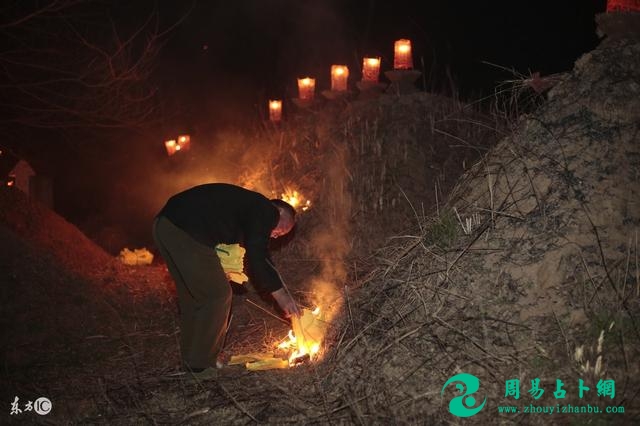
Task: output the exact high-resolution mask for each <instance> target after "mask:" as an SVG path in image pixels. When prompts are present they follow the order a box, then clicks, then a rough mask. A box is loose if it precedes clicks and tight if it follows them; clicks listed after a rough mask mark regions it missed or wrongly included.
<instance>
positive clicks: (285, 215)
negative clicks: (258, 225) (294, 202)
mask: <svg viewBox="0 0 640 426" xmlns="http://www.w3.org/2000/svg"><path fill="white" fill-rule="evenodd" d="M271 204H273V205H274V207H275V208H277V209H278V212H279V213H280V219H279V220H278V224H277V225H276V227H275V228H273V230H272V231H271V238H278V237H282V236H283V235H286V234H288V233H289V232H290V231H291V230H292V229H293V226H294V225H295V224H296V209H294V208H293V206H291V204H289V203H287V202H285V201H282V200H278V199H276V198H274V199H273V200H271Z"/></svg>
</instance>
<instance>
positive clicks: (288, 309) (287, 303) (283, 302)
mask: <svg viewBox="0 0 640 426" xmlns="http://www.w3.org/2000/svg"><path fill="white" fill-rule="evenodd" d="M271 295H272V296H273V298H274V299H276V302H278V305H280V308H282V310H283V311H284V314H285V316H286V317H287V318H291V315H296V316H298V315H300V311H299V310H298V305H296V302H295V301H294V300H293V299H292V298H291V296H290V295H289V293H287V291H286V290H285V289H284V288H281V289H279V290H276V291H274V292H272V293H271Z"/></svg>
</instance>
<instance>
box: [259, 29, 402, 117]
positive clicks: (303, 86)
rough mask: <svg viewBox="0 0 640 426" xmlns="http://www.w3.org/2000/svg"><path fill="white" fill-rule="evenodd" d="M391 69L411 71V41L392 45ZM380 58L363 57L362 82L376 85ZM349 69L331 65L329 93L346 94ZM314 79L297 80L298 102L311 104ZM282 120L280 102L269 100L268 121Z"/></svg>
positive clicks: (314, 85)
mask: <svg viewBox="0 0 640 426" xmlns="http://www.w3.org/2000/svg"><path fill="white" fill-rule="evenodd" d="M393 51H394V57H393V68H394V69H395V70H410V69H413V56H412V53H411V40H406V39H401V40H397V41H396V42H395V44H394V49H393ZM381 62H382V61H381V58H380V57H365V58H363V59H362V82H364V83H369V84H378V82H379V79H380V63H381ZM348 78H349V67H347V66H346V65H331V91H332V92H337V93H340V92H346V91H347V80H348ZM315 89H316V79H315V78H312V77H303V78H299V79H298V100H299V101H302V102H311V101H313V99H314V97H315ZM281 119H282V100H280V99H271V100H269V120H270V121H272V122H279V121H280V120H281Z"/></svg>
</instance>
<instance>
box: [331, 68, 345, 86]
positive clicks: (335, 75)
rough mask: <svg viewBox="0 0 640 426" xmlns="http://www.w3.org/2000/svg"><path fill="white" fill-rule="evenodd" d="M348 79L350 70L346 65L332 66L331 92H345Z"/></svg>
mask: <svg viewBox="0 0 640 426" xmlns="http://www.w3.org/2000/svg"><path fill="white" fill-rule="evenodd" d="M348 77H349V68H347V66H346V65H331V90H333V91H335V92H345V91H346V90H347V78H348Z"/></svg>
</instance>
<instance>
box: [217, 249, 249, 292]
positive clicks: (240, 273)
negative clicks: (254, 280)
mask: <svg viewBox="0 0 640 426" xmlns="http://www.w3.org/2000/svg"><path fill="white" fill-rule="evenodd" d="M245 253H246V250H245V249H244V247H241V246H240V244H218V245H217V246H216V254H217V255H218V257H219V258H220V264H221V265H222V269H224V272H225V273H226V274H227V278H228V279H229V281H233V282H234V283H238V284H243V283H245V282H247V281H249V277H247V276H246V275H245V273H244V254H245Z"/></svg>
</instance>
